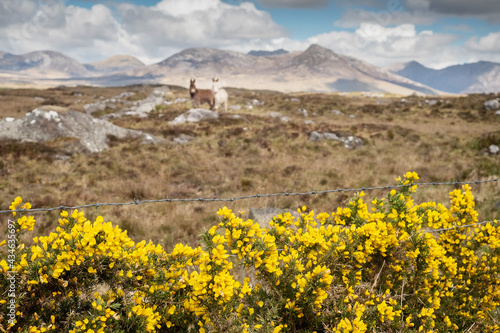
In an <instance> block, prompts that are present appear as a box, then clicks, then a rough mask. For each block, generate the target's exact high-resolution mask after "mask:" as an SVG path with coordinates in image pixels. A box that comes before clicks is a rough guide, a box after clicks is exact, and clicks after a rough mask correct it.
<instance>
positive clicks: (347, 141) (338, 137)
mask: <svg viewBox="0 0 500 333" xmlns="http://www.w3.org/2000/svg"><path fill="white" fill-rule="evenodd" d="M322 139H325V140H334V141H340V142H342V143H343V144H344V147H345V148H348V149H355V148H358V147H362V146H363V145H364V141H363V139H362V138H360V137H356V136H354V135H352V134H339V133H328V132H325V133H319V132H317V131H313V132H311V134H310V135H309V141H313V142H317V141H320V140H322Z"/></svg>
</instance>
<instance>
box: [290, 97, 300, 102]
mask: <svg viewBox="0 0 500 333" xmlns="http://www.w3.org/2000/svg"><path fill="white" fill-rule="evenodd" d="M290 102H295V103H298V102H300V99H298V98H295V97H294V98H290Z"/></svg>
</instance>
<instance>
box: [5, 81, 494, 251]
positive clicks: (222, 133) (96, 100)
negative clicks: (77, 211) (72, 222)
mask: <svg viewBox="0 0 500 333" xmlns="http://www.w3.org/2000/svg"><path fill="white" fill-rule="evenodd" d="M227 91H228V94H229V104H230V108H229V112H228V113H226V114H220V115H219V116H218V117H214V118H211V119H207V120H202V121H199V122H187V123H181V122H177V121H174V120H175V119H177V118H178V117H180V116H182V115H184V114H185V113H186V112H187V111H188V110H190V109H191V107H192V105H191V102H190V101H189V92H188V90H187V89H186V88H181V87H178V86H160V85H154V86H153V85H133V86H127V87H112V88H99V87H87V86H78V87H73V88H70V87H58V88H51V89H43V90H37V89H3V90H1V91H0V95H1V96H0V100H1V103H0V121H1V122H6V123H8V124H15V123H16V122H18V121H19V120H22V119H24V118H26V120H25V122H27V123H29V124H31V121H32V118H28V117H26V114H27V113H28V112H32V115H33V113H36V112H33V110H34V109H41V108H44V109H45V110H47V111H49V110H55V111H58V110H59V109H62V108H63V107H64V109H68V110H74V111H75V112H82V113H83V112H84V113H88V115H89V116H90V114H91V115H92V117H94V118H96V120H97V119H103V120H105V119H107V120H108V121H109V122H111V123H112V124H114V125H116V126H119V127H122V128H126V129H132V130H138V131H141V132H143V133H147V134H149V135H151V136H154V137H157V138H160V139H162V140H160V141H164V143H158V144H153V143H150V144H143V143H142V142H141V140H137V139H134V138H124V139H119V138H118V137H117V136H116V135H111V136H109V137H108V138H107V140H108V142H107V145H108V149H107V150H102V151H101V152H99V153H93V154H90V153H86V152H85V150H82V149H79V147H80V146H81V144H80V142H81V141H79V140H75V138H72V137H68V135H67V134H62V135H64V136H65V137H58V138H50V140H48V141H46V142H39V143H37V142H20V141H12V140H2V141H1V142H0V178H1V181H0V185H1V186H0V192H1V193H2V194H1V195H0V206H2V207H4V208H6V207H8V206H9V205H10V203H11V201H12V200H13V199H12V198H15V197H16V196H17V195H20V196H22V197H23V198H24V199H25V200H27V201H30V202H32V204H33V205H34V207H57V206H59V205H80V204H85V203H96V202H133V200H134V199H138V200H147V199H162V198H163V199H164V198H166V197H167V196H168V197H169V198H226V199H228V198H231V197H236V196H246V195H255V194H257V193H258V194H267V193H283V192H284V191H287V192H288V193H291V192H308V191H321V190H328V189H339V188H344V189H351V188H361V187H369V186H384V185H389V184H394V183H395V180H394V178H395V177H396V176H397V175H400V174H402V173H406V172H407V171H415V172H417V173H418V174H419V175H420V181H421V182H441V181H455V180H458V181H464V180H485V179H491V178H498V177H499V176H500V154H494V153H492V152H494V150H490V146H491V145H496V146H497V147H498V146H500V131H499V128H500V115H497V114H496V111H495V110H487V109H486V108H485V107H484V103H485V102H486V101H488V100H492V99H494V98H495V96H494V95H482V94H481V95H471V96H466V97H446V98H444V97H434V98H429V97H418V96H410V97H405V98H401V97H395V96H392V97H391V96H386V97H383V98H382V97H377V98H373V97H368V96H366V94H338V93H337V94H335V93H300V94H299V93H280V92H276V91H262V90H247V89H232V88H230V89H227ZM49 105H50V106H49ZM44 106H45V107H44ZM139 109H140V110H139ZM139 111H141V112H139ZM60 112H64V111H60ZM44 115H45V114H44ZM49 115H50V113H49ZM52 115H53V116H54V117H52V116H51V117H48V118H50V119H52V120H53V121H57V120H56V118H57V117H55V114H54V113H52ZM59 118H61V122H64V119H63V117H59ZM86 118H89V117H86ZM50 119H47V121H49V120H50ZM96 123H97V121H96ZM37 124H38V120H36V123H35V124H34V125H33V126H35V125H37ZM39 125H40V128H42V129H43V128H50V127H43V123H40V124H39ZM52 125H56V126H59V125H57V124H52ZM63 125H64V124H63ZM31 128H32V127H29V128H28V127H27V128H26V130H29V129H31ZM76 129H78V130H79V131H83V132H85V131H88V132H87V133H86V134H84V133H82V135H84V136H92V135H93V134H92V133H91V131H93V128H92V127H89V128H87V129H85V126H81V127H76ZM472 187H473V193H474V195H476V198H477V201H476V205H477V206H476V209H477V210H478V211H479V212H480V216H481V217H482V218H484V219H489V218H498V205H500V200H499V199H498V198H499V197H500V189H499V187H498V184H495V183H491V184H482V185H474V184H472ZM454 188H455V187H454V186H439V187H435V186H426V187H424V186H422V187H419V191H418V193H417V194H416V196H415V198H414V199H415V202H416V203H417V202H425V201H428V200H436V201H438V202H442V203H445V202H447V200H448V193H449V192H450V191H451V190H453V189H454ZM383 192H385V190H383ZM380 193H381V191H366V196H367V198H369V199H370V200H371V198H373V196H376V195H380ZM351 194H352V193H331V194H317V195H308V196H306V195H297V196H282V197H269V198H260V199H248V200H240V201H236V202H233V203H230V202H227V203H222V202H214V203H208V202H185V203H164V204H144V205H133V206H128V207H113V206H109V207H99V208H97V209H96V208H94V207H92V208H90V209H87V210H86V212H87V213H88V214H89V218H95V217H96V216H97V215H102V216H106V219H109V220H110V221H117V222H118V223H119V224H120V226H121V227H123V228H125V229H127V230H128V231H129V235H130V236H131V237H132V238H133V239H134V240H142V239H152V240H153V241H155V242H158V243H160V244H162V245H164V246H165V247H166V248H169V249H171V246H172V245H173V244H174V243H178V242H182V243H185V244H195V243H196V241H197V240H198V238H197V235H199V234H200V233H201V232H203V230H204V228H206V230H208V228H210V226H211V225H213V224H214V223H216V221H217V219H218V217H217V216H216V214H215V212H216V211H217V210H218V209H219V208H221V207H222V206H223V205H230V208H231V209H233V210H234V211H245V216H248V214H250V212H251V211H254V208H255V209H257V208H259V209H263V208H266V207H271V208H278V209H290V210H291V211H296V209H297V208H298V207H302V206H304V205H305V206H307V207H314V209H315V210H316V211H317V212H321V211H326V212H332V211H335V210H336V208H337V207H338V206H345V204H346V200H347V198H348V197H350V195H351ZM367 200H368V199H367ZM57 216H58V212H52V213H47V215H45V214H43V215H40V216H39V218H40V222H41V223H40V228H45V229H44V230H47V228H51V227H55V226H51V225H49V222H48V221H52V222H55V223H57ZM4 217H7V215H4V216H3V217H1V216H0V218H4ZM52 222H50V223H52ZM1 223H6V221H5V220H0V224H1ZM3 225H5V224H3ZM42 231H43V230H42ZM35 232H38V231H37V230H35Z"/></svg>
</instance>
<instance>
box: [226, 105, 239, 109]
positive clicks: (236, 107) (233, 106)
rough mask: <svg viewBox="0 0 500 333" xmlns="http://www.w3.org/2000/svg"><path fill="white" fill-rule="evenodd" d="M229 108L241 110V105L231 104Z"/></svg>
mask: <svg viewBox="0 0 500 333" xmlns="http://www.w3.org/2000/svg"><path fill="white" fill-rule="evenodd" d="M229 108H230V109H231V110H241V105H231V106H230V107H229Z"/></svg>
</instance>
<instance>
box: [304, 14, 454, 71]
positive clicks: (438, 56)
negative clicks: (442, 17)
mask: <svg viewBox="0 0 500 333" xmlns="http://www.w3.org/2000/svg"><path fill="white" fill-rule="evenodd" d="M455 39H456V37H455V36H453V35H447V34H435V33H433V32H432V31H421V32H417V31H416V29H415V26H414V25H413V24H402V25H399V26H396V27H384V26H381V25H378V24H375V23H362V24H361V25H360V27H359V28H358V29H357V30H356V31H355V32H352V33H351V32H336V31H332V32H329V33H325V34H320V35H317V36H314V37H311V38H309V39H308V41H309V42H310V43H317V44H320V45H322V46H324V47H327V48H330V49H332V50H333V51H335V52H338V53H341V54H346V55H350V56H353V57H356V58H358V59H364V60H367V61H369V62H371V63H372V64H375V65H379V66H386V65H389V64H391V63H394V62H405V61H410V60H415V59H417V60H419V61H423V62H425V63H430V62H432V63H433V67H439V66H440V65H442V64H443V63H445V62H447V59H446V58H447V55H446V50H447V49H448V45H449V44H450V43H451V42H453V41H454V40H455ZM436 50H439V52H436Z"/></svg>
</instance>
